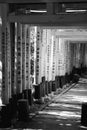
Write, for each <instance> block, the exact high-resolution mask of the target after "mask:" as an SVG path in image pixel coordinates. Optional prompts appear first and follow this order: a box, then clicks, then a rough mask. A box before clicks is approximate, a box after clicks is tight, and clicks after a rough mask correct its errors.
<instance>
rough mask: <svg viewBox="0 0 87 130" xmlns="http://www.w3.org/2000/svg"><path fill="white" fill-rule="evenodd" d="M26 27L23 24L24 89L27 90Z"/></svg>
mask: <svg viewBox="0 0 87 130" xmlns="http://www.w3.org/2000/svg"><path fill="white" fill-rule="evenodd" d="M25 31H26V30H25V25H24V24H22V89H23V90H25V89H26V35H25Z"/></svg>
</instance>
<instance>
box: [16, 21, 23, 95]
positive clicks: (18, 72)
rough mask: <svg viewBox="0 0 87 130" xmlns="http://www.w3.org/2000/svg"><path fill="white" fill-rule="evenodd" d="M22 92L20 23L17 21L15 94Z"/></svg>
mask: <svg viewBox="0 0 87 130" xmlns="http://www.w3.org/2000/svg"><path fill="white" fill-rule="evenodd" d="M20 93H22V25H21V24H20V23H17V94H20Z"/></svg>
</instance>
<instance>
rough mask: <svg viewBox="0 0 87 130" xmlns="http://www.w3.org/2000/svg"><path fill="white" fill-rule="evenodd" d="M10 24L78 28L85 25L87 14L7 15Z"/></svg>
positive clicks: (86, 23)
mask: <svg viewBox="0 0 87 130" xmlns="http://www.w3.org/2000/svg"><path fill="white" fill-rule="evenodd" d="M8 20H9V21H10V22H20V23H27V24H36V25H38V24H43V25H49V26H50V25H53V26H55V25H59V26H77V25H78V26H80V25H87V14H86V13H85V14H83V13H82V14H59V15H14V14H9V16H8Z"/></svg>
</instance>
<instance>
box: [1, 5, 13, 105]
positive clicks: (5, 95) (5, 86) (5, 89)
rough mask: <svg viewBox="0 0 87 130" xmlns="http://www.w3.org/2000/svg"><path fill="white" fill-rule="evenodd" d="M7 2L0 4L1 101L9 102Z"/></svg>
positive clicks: (9, 68) (9, 72)
mask: <svg viewBox="0 0 87 130" xmlns="http://www.w3.org/2000/svg"><path fill="white" fill-rule="evenodd" d="M8 11H9V8H8V4H1V17H2V102H3V103H4V104H8V103H9V98H11V57H10V56H11V55H10V51H11V50H10V24H9V22H8V20H7V15H8Z"/></svg>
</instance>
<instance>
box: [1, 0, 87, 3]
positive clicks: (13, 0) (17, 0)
mask: <svg viewBox="0 0 87 130" xmlns="http://www.w3.org/2000/svg"><path fill="white" fill-rule="evenodd" d="M43 2H49V3H50V2H87V0H0V3H43Z"/></svg>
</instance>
